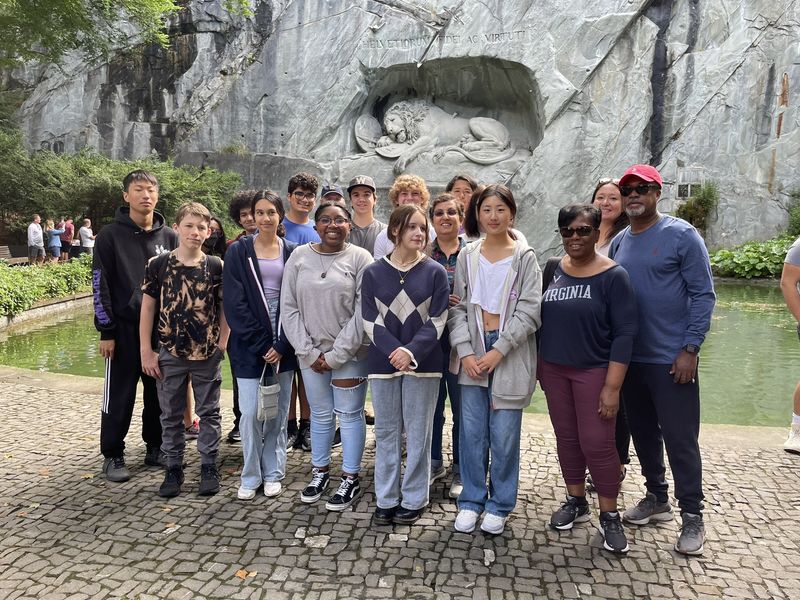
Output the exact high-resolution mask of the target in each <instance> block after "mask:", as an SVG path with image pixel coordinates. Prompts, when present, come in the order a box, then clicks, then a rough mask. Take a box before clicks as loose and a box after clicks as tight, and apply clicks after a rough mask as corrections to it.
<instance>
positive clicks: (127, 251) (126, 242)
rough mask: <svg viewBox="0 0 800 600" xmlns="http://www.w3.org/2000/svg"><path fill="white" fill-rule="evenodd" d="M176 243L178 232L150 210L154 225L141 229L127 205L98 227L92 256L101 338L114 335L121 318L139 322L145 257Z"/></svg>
mask: <svg viewBox="0 0 800 600" xmlns="http://www.w3.org/2000/svg"><path fill="white" fill-rule="evenodd" d="M177 246H178V235H177V234H176V233H175V232H174V231H172V229H170V228H169V227H164V217H163V216H162V215H161V214H159V213H154V214H153V227H152V229H150V230H149V231H147V230H144V229H142V228H141V227H139V226H138V225H136V223H134V222H133V221H132V220H131V217H130V208H128V207H127V206H124V207H122V208H118V209H117V213H116V215H114V221H113V222H112V223H110V224H108V225H106V226H105V227H103V229H101V230H100V233H98V234H97V239H96V240H95V245H94V259H93V260H92V291H93V292H94V326H95V327H96V328H97V330H98V331H99V332H100V339H101V340H113V339H115V338H116V327H117V323H118V322H120V321H124V322H127V323H129V324H136V323H138V322H139V311H140V309H141V307H142V281H143V280H144V269H145V266H146V265H147V261H148V260H150V259H151V258H153V257H154V256H156V255H157V254H161V253H163V252H169V251H171V250H174V249H175V248H177Z"/></svg>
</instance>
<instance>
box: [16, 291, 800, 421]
mask: <svg viewBox="0 0 800 600" xmlns="http://www.w3.org/2000/svg"><path fill="white" fill-rule="evenodd" d="M717 295H718V299H717V306H716V309H715V311H714V317H713V323H712V326H711V332H710V333H709V335H708V338H707V339H706V343H705V344H704V345H703V352H702V356H701V361H700V386H701V406H702V420H703V422H705V423H729V424H737V425H777V426H784V425H787V424H788V423H789V421H790V417H791V408H792V407H791V397H792V392H793V391H794V386H795V384H796V382H797V380H798V378H800V368H798V367H800V343H798V339H797V334H796V333H795V327H794V319H793V318H792V316H791V315H790V314H789V312H788V311H787V309H786V307H785V306H784V303H783V297H782V296H781V293H780V289H779V288H778V284H777V282H775V283H774V284H771V285H763V284H757V285H755V284H754V285H748V284H741V283H718V284H717ZM90 310H91V309H85V310H83V311H80V312H79V313H72V314H70V315H66V316H61V315H59V316H57V317H54V318H53V320H52V322H49V323H41V326H40V327H39V326H37V327H36V328H35V329H28V328H27V327H26V330H25V331H21V330H18V331H17V332H14V331H12V332H11V333H10V334H9V333H3V332H0V364H3V365H11V366H15V367H22V368H26V369H34V370H42V371H52V372H55V373H69V374H72V375H86V376H90V377H102V376H103V359H102V358H101V357H100V355H99V354H98V352H97V339H98V338H97V333H96V331H95V330H94V326H93V324H92V318H91V313H90ZM223 387H224V388H226V389H230V387H231V381H230V371H229V369H228V367H227V364H225V365H223ZM530 410H531V411H533V412H545V411H546V408H545V403H544V396H543V395H542V393H541V391H538V390H537V392H536V394H535V395H534V399H533V402H532V404H531V408H530Z"/></svg>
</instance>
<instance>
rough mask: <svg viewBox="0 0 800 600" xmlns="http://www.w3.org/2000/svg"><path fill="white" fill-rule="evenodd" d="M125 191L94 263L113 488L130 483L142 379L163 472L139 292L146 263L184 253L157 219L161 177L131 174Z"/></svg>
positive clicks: (152, 443) (148, 427) (152, 456)
mask: <svg viewBox="0 0 800 600" xmlns="http://www.w3.org/2000/svg"><path fill="white" fill-rule="evenodd" d="M122 189H123V193H122V197H123V199H124V201H125V203H126V204H127V206H123V207H121V208H118V209H117V213H116V215H115V216H114V221H113V222H112V223H111V224H109V225H106V226H105V227H103V229H102V230H101V231H100V233H99V234H97V240H96V243H95V252H94V258H93V261H92V270H93V277H92V288H93V292H94V323H95V327H96V328H97V330H98V331H99V332H100V355H101V356H102V357H103V358H104V359H105V361H106V369H105V385H104V386H103V405H102V412H101V418H100V450H101V452H102V453H103V457H104V458H105V460H104V462H103V473H104V474H105V476H106V479H107V480H108V481H113V482H121V481H127V480H128V479H130V477H131V475H130V472H129V471H128V467H127V466H126V464H125V436H126V435H127V434H128V429H129V428H130V425H131V417H132V415H133V409H134V404H135V401H136V385H137V383H138V382H139V380H140V379H141V381H142V385H143V387H144V408H143V410H142V439H143V440H144V442H145V444H146V445H147V451H146V454H145V458H144V463H145V464H146V465H148V466H151V467H158V466H162V460H161V419H160V417H161V409H160V408H159V404H158V393H157V391H156V381H155V379H153V378H152V377H150V376H149V375H147V374H146V373H145V372H144V371H143V370H142V363H141V356H140V353H139V313H140V309H141V302H142V301H141V298H142V296H141V294H142V292H141V285H142V281H143V280H144V273H145V267H146V266H147V261H148V260H150V259H151V258H153V257H154V256H156V255H158V254H163V253H164V252H170V251H171V250H174V249H175V248H176V247H177V245H178V236H177V234H176V233H175V232H174V231H173V230H172V229H171V228H169V227H165V226H164V217H163V216H162V215H161V214H159V213H157V212H155V208H156V204H158V180H157V179H156V177H155V175H153V174H152V173H149V172H147V171H141V170H137V171H131V172H130V173H128V174H127V175H126V176H125V179H123V180H122Z"/></svg>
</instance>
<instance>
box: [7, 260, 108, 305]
mask: <svg viewBox="0 0 800 600" xmlns="http://www.w3.org/2000/svg"><path fill="white" fill-rule="evenodd" d="M91 289H92V257H91V256H90V255H89V254H84V255H82V256H81V257H80V258H75V259H72V260H70V261H69V262H65V263H47V264H45V265H42V266H38V265H37V266H34V265H30V266H24V267H10V266H8V265H7V264H6V263H4V262H2V261H0V315H3V316H10V315H16V314H19V313H21V312H23V311H26V310H28V309H29V308H31V307H32V306H33V305H34V304H36V302H38V301H40V300H48V299H51V298H63V297H65V296H69V295H71V294H77V293H80V292H88V291H91Z"/></svg>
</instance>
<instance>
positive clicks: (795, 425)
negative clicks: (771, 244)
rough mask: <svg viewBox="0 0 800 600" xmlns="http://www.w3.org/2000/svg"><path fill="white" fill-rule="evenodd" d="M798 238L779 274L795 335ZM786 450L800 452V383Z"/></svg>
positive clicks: (799, 296) (799, 297) (799, 308)
mask: <svg viewBox="0 0 800 600" xmlns="http://www.w3.org/2000/svg"><path fill="white" fill-rule="evenodd" d="M798 286H800V238H797V239H796V240H795V241H794V244H792V246H791V248H789V252H787V253H786V259H785V261H784V263H783V273H782V274H781V291H782V292H783V297H784V298H785V299H786V306H788V307H789V311H790V312H791V313H792V316H793V317H794V318H795V321H797V335H798V336H800V287H798ZM783 449H784V450H786V451H787V452H792V453H794V454H800V383H798V384H797V387H796V388H795V390H794V412H793V413H792V426H791V428H790V429H789V437H788V438H787V439H786V441H785V442H784V443H783Z"/></svg>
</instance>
